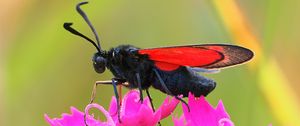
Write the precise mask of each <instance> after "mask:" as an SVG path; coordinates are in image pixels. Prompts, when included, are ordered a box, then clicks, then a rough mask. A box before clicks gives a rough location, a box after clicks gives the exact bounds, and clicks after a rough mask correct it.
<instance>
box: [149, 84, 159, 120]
mask: <svg viewBox="0 0 300 126" xmlns="http://www.w3.org/2000/svg"><path fill="white" fill-rule="evenodd" d="M146 93H147V96H148V98H149V100H150V104H151V108H152V110H153V112H155V108H154V105H153V102H152V98H151V95H150V93H149V89H146ZM158 125H159V126H161V124H160V122H158Z"/></svg>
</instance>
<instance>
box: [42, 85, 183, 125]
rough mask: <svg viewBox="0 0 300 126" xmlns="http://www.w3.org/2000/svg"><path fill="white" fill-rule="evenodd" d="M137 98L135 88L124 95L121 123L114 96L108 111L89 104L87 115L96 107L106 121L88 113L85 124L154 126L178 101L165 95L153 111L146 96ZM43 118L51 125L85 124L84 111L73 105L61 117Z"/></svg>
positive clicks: (172, 109)
mask: <svg viewBox="0 0 300 126" xmlns="http://www.w3.org/2000/svg"><path fill="white" fill-rule="evenodd" d="M139 99H140V98H139V92H138V91H136V90H132V91H129V92H128V93H127V94H126V95H125V96H124V98H123V100H122V105H121V109H120V115H121V117H120V118H121V121H122V123H119V121H118V116H117V102H116V98H115V97H113V98H112V100H111V103H110V108H109V111H106V110H105V109H104V108H103V107H102V106H100V105H98V104H89V105H88V106H87V107H86V109H85V113H86V114H87V115H89V114H88V111H89V110H90V109H91V108H97V109H99V110H100V111H101V112H102V113H103V114H104V115H105V116H106V118H107V119H106V120H107V121H106V122H103V121H101V120H96V119H94V118H93V116H90V115H89V116H87V124H88V125H89V126H131V125H139V126H154V125H156V124H157V123H158V122H159V121H160V120H162V119H164V118H166V117H168V116H169V115H170V114H171V113H172V112H173V111H174V109H175V108H176V106H177V104H178V103H179V101H178V100H177V99H175V98H172V100H171V101H170V98H169V97H167V98H166V99H165V100H164V102H163V104H162V105H161V106H160V107H159V108H158V109H157V110H156V111H155V112H153V111H152V108H151V104H150V101H149V99H148V98H145V99H144V102H143V103H140V102H139ZM45 118H46V120H47V121H48V123H49V124H50V125H51V126H85V123H84V113H83V112H80V111H78V110H77V109H75V108H73V107H72V108H71V114H63V115H62V118H59V119H58V118H54V119H50V118H49V117H48V116H47V115H45Z"/></svg>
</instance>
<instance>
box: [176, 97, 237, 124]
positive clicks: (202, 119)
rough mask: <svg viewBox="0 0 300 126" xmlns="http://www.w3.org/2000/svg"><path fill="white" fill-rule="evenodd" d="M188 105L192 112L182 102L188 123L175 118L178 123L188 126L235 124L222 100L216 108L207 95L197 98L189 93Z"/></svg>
mask: <svg viewBox="0 0 300 126" xmlns="http://www.w3.org/2000/svg"><path fill="white" fill-rule="evenodd" d="M188 105H189V107H190V112H189V111H188V108H187V106H186V105H185V104H182V108H183V113H184V116H181V118H185V120H186V122H187V123H186V124H184V123H183V121H182V119H176V118H175V119H173V120H175V121H174V123H175V124H176V125H186V126H233V125H234V124H233V123H232V121H231V120H230V117H229V115H228V114H227V112H226V111H225V109H224V106H223V103H222V101H221V100H220V101H219V103H218V106H217V107H216V109H214V108H213V107H212V106H211V105H210V104H209V103H208V102H207V101H206V100H205V97H203V96H201V97H200V98H195V97H194V95H193V94H191V93H189V96H188Z"/></svg>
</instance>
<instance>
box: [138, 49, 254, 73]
mask: <svg viewBox="0 0 300 126" xmlns="http://www.w3.org/2000/svg"><path fill="white" fill-rule="evenodd" d="M138 53H139V54H142V55H148V56H149V59H150V60H153V61H154V63H155V65H156V66H157V67H158V68H160V69H162V70H167V71H171V70H175V69H176V68H178V67H179V66H191V67H200V68H206V69H213V68H222V67H227V66H232V65H236V64H240V63H243V62H246V61H248V60H250V59H251V58H252V57H253V52H252V51H251V50H249V49H246V48H244V47H240V46H235V45H225V44H204V45H189V46H174V47H162V48H152V49H141V50H139V51H138Z"/></svg>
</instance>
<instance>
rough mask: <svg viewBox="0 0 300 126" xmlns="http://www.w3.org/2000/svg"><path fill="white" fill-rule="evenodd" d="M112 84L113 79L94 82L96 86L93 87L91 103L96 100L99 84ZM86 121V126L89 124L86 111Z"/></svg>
mask: <svg viewBox="0 0 300 126" xmlns="http://www.w3.org/2000/svg"><path fill="white" fill-rule="evenodd" d="M111 84H112V81H111V80H109V81H96V82H95V84H94V87H93V91H92V95H91V98H90V102H89V104H91V103H93V102H94V100H95V97H96V91H97V85H111ZM84 123H85V125H86V126H88V124H87V122H86V114H85V113H84Z"/></svg>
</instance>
